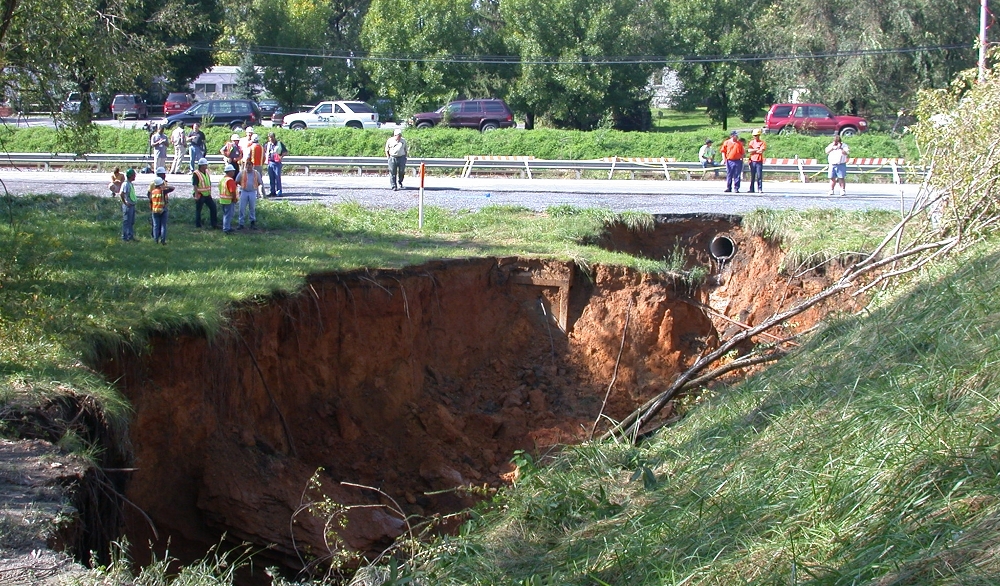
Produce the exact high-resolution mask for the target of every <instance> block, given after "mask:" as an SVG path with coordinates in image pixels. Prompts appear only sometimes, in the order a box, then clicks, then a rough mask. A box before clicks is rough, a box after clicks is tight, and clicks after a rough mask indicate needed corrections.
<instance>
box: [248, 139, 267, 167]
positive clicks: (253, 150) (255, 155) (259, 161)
mask: <svg viewBox="0 0 1000 586" xmlns="http://www.w3.org/2000/svg"><path fill="white" fill-rule="evenodd" d="M250 164H251V165H253V166H254V167H260V166H261V165H263V164H264V147H262V146H260V145H259V144H252V145H250Z"/></svg>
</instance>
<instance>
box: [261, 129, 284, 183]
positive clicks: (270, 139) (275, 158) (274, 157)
mask: <svg viewBox="0 0 1000 586" xmlns="http://www.w3.org/2000/svg"><path fill="white" fill-rule="evenodd" d="M286 153H288V149H286V148H285V143H283V142H281V141H280V140H278V137H276V136H275V135H274V133H273V132H268V133H267V148H266V149H265V154H264V157H265V159H266V160H267V179H268V183H269V184H270V188H271V193H270V197H281V159H283V158H284V156H285V154H286Z"/></svg>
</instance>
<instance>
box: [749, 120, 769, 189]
mask: <svg viewBox="0 0 1000 586" xmlns="http://www.w3.org/2000/svg"><path fill="white" fill-rule="evenodd" d="M750 134H751V135H752V137H753V138H751V139H750V144H749V145H747V146H748V147H749V148H747V154H749V155H750V193H753V192H754V186H756V187H757V192H758V193H764V151H766V150H767V143H766V142H764V141H763V140H762V139H761V138H760V134H761V132H760V129H759V128H754V129H753V132H752V133H750Z"/></svg>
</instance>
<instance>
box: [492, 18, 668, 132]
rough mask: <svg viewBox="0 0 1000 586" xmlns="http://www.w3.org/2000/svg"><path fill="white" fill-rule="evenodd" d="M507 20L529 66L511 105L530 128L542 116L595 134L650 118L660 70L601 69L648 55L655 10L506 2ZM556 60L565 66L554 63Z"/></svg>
mask: <svg viewBox="0 0 1000 586" xmlns="http://www.w3.org/2000/svg"><path fill="white" fill-rule="evenodd" d="M500 14H501V16H502V17H503V21H504V22H505V23H506V26H505V28H504V31H503V33H504V37H505V39H507V42H508V43H509V45H510V46H511V47H512V48H513V49H514V50H515V51H516V52H517V53H518V55H519V56H520V57H521V60H522V61H523V62H525V63H524V64H522V65H521V67H520V72H519V75H518V76H517V78H516V81H515V83H514V87H513V90H512V95H511V98H510V99H511V103H512V105H513V106H514V107H515V108H516V109H518V110H520V111H524V112H526V113H527V115H528V118H527V123H528V126H533V124H534V119H535V117H539V118H541V119H542V120H544V121H545V122H547V123H548V124H551V125H554V126H557V127H563V128H576V129H590V128H594V127H596V126H597V125H598V124H599V123H600V122H601V120H602V119H608V118H610V119H612V120H634V114H635V112H636V110H645V111H646V112H648V110H649V96H648V95H647V93H646V89H645V88H646V82H647V80H648V78H649V75H650V74H651V73H652V71H653V69H654V66H653V64H649V65H645V64H621V65H612V64H606V63H601V60H602V59H604V58H607V57H614V56H624V55H643V54H647V52H648V49H649V29H648V24H649V23H650V22H651V17H652V15H651V13H650V11H649V5H648V4H647V3H643V2H640V3H637V2H634V1H631V0H552V1H550V2H535V1H534V0H505V1H504V2H503V3H501V5H500ZM553 59H554V60H557V61H558V63H550V62H547V61H549V60H553ZM647 120H648V114H647Z"/></svg>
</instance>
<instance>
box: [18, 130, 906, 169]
mask: <svg viewBox="0 0 1000 586" xmlns="http://www.w3.org/2000/svg"><path fill="white" fill-rule="evenodd" d="M679 128H687V126H683V125H682V126H679ZM98 134H99V140H98V144H97V146H96V148H94V149H93V150H94V151H95V152H102V153H144V152H146V149H147V142H146V141H147V140H148V138H149V135H148V134H146V132H144V131H142V130H126V129H117V128H112V127H108V126H101V127H99V132H98ZM277 134H278V135H279V138H281V140H283V141H284V142H285V143H286V144H287V145H288V148H289V150H290V151H291V153H292V155H315V156H369V157H377V156H382V153H383V150H382V149H383V147H384V145H385V140H386V138H387V137H388V136H389V131H388V130H371V131H357V130H352V129H345V128H331V129H317V130H307V131H302V132H294V131H291V130H286V129H278V130H277ZM206 135H207V139H208V144H209V150H210V152H217V150H218V149H219V148H220V147H221V146H222V144H223V143H224V142H225V141H226V139H227V138H228V137H229V135H230V131H229V129H227V128H209V129H208V130H207V131H206ZM725 135H726V133H724V132H723V131H722V130H721V129H720V128H716V127H711V126H704V127H702V128H698V129H695V130H679V131H660V132H619V131H616V130H595V131H592V132H581V131H575V130H553V129H537V130H516V129H515V130H498V131H495V132H488V133H485V134H483V133H479V132H475V131H473V130H456V129H451V128H432V129H428V130H407V131H406V138H407V140H408V141H409V143H410V152H411V154H412V156H416V157H446V158H461V157H464V156H465V155H470V154H474V155H531V156H534V157H536V158H539V159H565V160H575V159H596V158H601V157H610V156H622V157H674V158H676V159H677V160H679V161H694V160H696V159H697V155H698V148H699V147H700V146H701V145H702V144H703V143H704V142H705V139H707V138H712V139H714V140H715V142H716V146H718V145H719V144H721V142H722V140H723V139H724V138H725ZM765 138H766V140H767V143H768V153H767V154H768V156H771V157H780V158H788V157H795V156H798V157H801V158H807V159H809V158H812V159H821V160H822V159H825V154H824V150H823V149H824V148H826V145H828V144H829V143H830V138H829V137H823V136H804V135H792V136H775V135H768V136H767V137H765ZM846 142H848V143H849V144H850V146H851V154H852V156H855V157H904V158H906V159H907V160H909V161H917V160H918V154H917V152H916V150H915V147H914V146H913V140H912V137H910V136H907V137H905V138H904V139H899V140H897V139H893V138H890V137H889V136H888V135H885V134H880V133H866V134H863V135H859V136H856V137H852V138H851V139H850V140H848V141H846ZM0 149H3V150H5V151H6V152H15V153H20V152H28V153H32V152H42V153H44V152H62V151H66V150H67V147H66V146H65V144H64V143H63V142H61V138H60V135H59V133H58V132H56V131H55V130H54V129H51V128H29V129H16V128H13V127H9V126H8V127H0Z"/></svg>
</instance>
